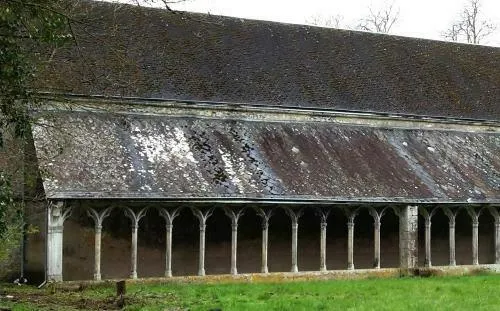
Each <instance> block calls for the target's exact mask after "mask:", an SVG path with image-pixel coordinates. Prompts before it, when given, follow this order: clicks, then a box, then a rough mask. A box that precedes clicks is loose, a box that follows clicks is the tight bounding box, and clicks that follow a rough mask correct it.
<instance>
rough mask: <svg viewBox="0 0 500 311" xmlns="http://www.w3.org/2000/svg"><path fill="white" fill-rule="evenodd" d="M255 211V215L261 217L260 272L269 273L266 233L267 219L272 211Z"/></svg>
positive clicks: (259, 209)
mask: <svg viewBox="0 0 500 311" xmlns="http://www.w3.org/2000/svg"><path fill="white" fill-rule="evenodd" d="M255 211H256V212H257V215H259V216H260V217H262V265H261V269H260V271H261V272H262V273H269V269H268V267H267V250H268V231H269V219H270V218H271V216H272V215H273V212H274V209H270V210H267V211H266V210H264V209H262V208H256V209H255Z"/></svg>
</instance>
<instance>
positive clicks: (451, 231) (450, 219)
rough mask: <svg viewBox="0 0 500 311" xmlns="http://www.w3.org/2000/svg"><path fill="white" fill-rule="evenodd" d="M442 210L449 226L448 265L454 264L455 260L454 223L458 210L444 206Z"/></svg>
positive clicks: (455, 263)
mask: <svg viewBox="0 0 500 311" xmlns="http://www.w3.org/2000/svg"><path fill="white" fill-rule="evenodd" d="M443 211H444V213H445V215H446V216H448V227H449V244H450V266H456V265H457V261H456V258H455V224H456V221H455V220H456V218H457V213H458V210H456V211H452V210H451V209H449V208H448V207H444V208H443Z"/></svg>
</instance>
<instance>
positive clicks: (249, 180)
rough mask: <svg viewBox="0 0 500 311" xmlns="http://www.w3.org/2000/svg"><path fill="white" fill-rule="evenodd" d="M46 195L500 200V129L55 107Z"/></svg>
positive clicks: (48, 134) (42, 137)
mask: <svg viewBox="0 0 500 311" xmlns="http://www.w3.org/2000/svg"><path fill="white" fill-rule="evenodd" d="M34 140H35V146H36V150H37V156H38V161H39V164H40V166H41V170H42V171H43V172H44V186H45V191H46V195H47V197H48V198H109V197H127V198H191V199H196V198H204V197H210V198H255V199H269V198H279V199H324V200H339V201H343V200H349V201H368V200H371V201H402V202H403V201H404V202H416V201H446V202H496V203H498V202H500V158H499V157H498V154H500V135H498V134H497V133H472V132H469V133H465V132H458V131H444V130H409V129H396V128H394V129H385V128H372V127H366V126H352V125H338V124H334V123H329V122H306V123H304V122H269V121H267V122H263V121H249V120H247V121H244V120H227V119H226V120H222V119H200V118H193V117H177V118H173V117H171V118H165V117H164V116H155V115H140V114H138V115H123V114H121V115H120V114H113V113H93V112H63V111H59V112H52V113H51V115H50V116H48V117H45V119H44V120H40V121H39V122H38V125H37V126H36V127H35V129H34Z"/></svg>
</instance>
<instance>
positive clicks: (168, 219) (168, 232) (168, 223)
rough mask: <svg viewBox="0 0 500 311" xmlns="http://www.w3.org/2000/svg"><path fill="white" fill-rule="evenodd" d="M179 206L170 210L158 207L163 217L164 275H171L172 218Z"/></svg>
mask: <svg viewBox="0 0 500 311" xmlns="http://www.w3.org/2000/svg"><path fill="white" fill-rule="evenodd" d="M180 210H181V207H178V208H176V209H174V210H173V211H172V212H170V211H168V210H167V209H166V208H160V209H159V211H160V215H161V216H162V217H163V218H164V219H165V241H166V242H165V243H166V245H165V277H167V278H169V277H172V230H173V227H174V219H175V218H176V217H177V216H178V215H179V212H180Z"/></svg>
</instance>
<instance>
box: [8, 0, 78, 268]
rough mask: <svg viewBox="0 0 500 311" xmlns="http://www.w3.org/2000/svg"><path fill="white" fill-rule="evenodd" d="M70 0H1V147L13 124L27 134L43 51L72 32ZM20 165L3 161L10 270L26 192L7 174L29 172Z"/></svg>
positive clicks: (20, 231)
mask: <svg viewBox="0 0 500 311" xmlns="http://www.w3.org/2000/svg"><path fill="white" fill-rule="evenodd" d="M69 5H70V2H67V1H62V0H2V1H0V47H1V48H0V148H4V149H5V148H7V146H6V144H4V141H5V137H4V136H3V135H2V133H6V132H7V131H8V130H9V132H10V129H12V128H13V129H14V136H15V138H16V139H19V140H25V139H27V135H26V134H27V133H28V131H29V128H30V123H31V118H30V114H29V112H30V110H31V109H33V108H34V107H36V105H37V104H38V99H37V95H36V92H33V91H32V90H31V88H30V85H31V83H32V81H33V79H34V78H36V74H37V72H38V69H40V66H42V65H43V62H44V60H46V59H47V57H46V53H42V51H50V49H54V48H56V47H58V46H60V45H61V44H64V43H65V42H66V41H68V39H70V38H71V35H70V32H69V30H70V27H69V23H68V18H67V17H66V15H64V13H63V12H65V11H66V10H67V8H68V7H69ZM20 145H23V146H24V145H25V144H20ZM16 154H18V153H16V151H14V150H4V152H3V156H5V155H12V157H15V156H16ZM21 161H22V160H19V159H18V160H17V162H21ZM7 162H9V161H7ZM0 164H1V163H0ZM19 166H20V167H22V168H24V165H22V164H20V165H19ZM17 169H18V168H12V167H9V166H0V240H1V241H2V242H1V247H0V270H2V271H0V272H1V273H5V272H7V271H6V270H7V267H5V266H4V265H5V263H6V262H9V261H10V259H12V256H13V255H15V254H16V253H17V252H16V250H17V248H18V246H19V243H20V240H21V236H22V234H23V227H24V223H23V217H22V214H23V204H24V202H21V201H20V200H16V198H18V197H19V196H22V193H13V191H12V186H11V181H10V180H9V178H8V177H7V176H11V175H20V176H24V175H25V172H24V171H22V172H20V174H19V173H17V174H14V172H13V170H17ZM12 182H13V181H12Z"/></svg>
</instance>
